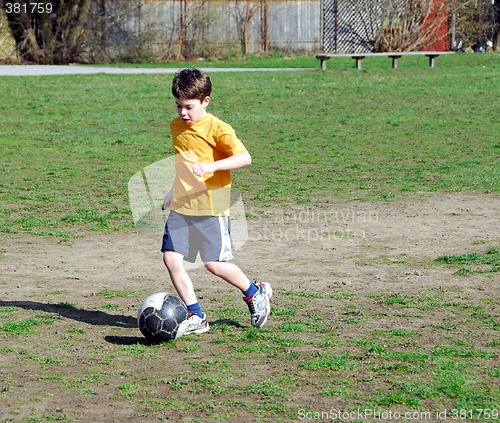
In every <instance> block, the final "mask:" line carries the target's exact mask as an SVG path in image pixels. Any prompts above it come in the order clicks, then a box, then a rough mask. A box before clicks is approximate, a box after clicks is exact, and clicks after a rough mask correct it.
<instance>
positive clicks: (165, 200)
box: [161, 189, 173, 210]
mask: <svg viewBox="0 0 500 423" xmlns="http://www.w3.org/2000/svg"><path fill="white" fill-rule="evenodd" d="M172 197H173V190H172V189H171V190H170V191H169V192H167V193H166V194H165V197H163V204H162V207H161V209H162V210H165V209H168V208H169V207H170V203H171V202H172Z"/></svg>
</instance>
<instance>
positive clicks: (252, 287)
mask: <svg viewBox="0 0 500 423" xmlns="http://www.w3.org/2000/svg"><path fill="white" fill-rule="evenodd" d="M258 290H259V288H258V287H257V285H255V284H254V283H253V282H250V287H249V288H248V289H247V290H246V291H244V292H243V296H244V297H253V296H254V294H255V293H256V292H257V291H258Z"/></svg>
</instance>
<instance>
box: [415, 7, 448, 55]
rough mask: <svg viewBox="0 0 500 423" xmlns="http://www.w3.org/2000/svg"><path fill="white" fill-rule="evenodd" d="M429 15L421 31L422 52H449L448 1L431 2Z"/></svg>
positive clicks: (422, 24) (425, 17) (421, 26)
mask: <svg viewBox="0 0 500 423" xmlns="http://www.w3.org/2000/svg"><path fill="white" fill-rule="evenodd" d="M430 3H431V5H430V7H431V10H429V13H427V14H426V15H425V16H424V17H423V18H422V22H421V25H420V31H421V34H422V38H423V43H422V45H421V47H420V50H422V51H447V50H449V48H450V45H449V37H448V34H449V26H448V13H449V12H448V10H449V9H448V0H430Z"/></svg>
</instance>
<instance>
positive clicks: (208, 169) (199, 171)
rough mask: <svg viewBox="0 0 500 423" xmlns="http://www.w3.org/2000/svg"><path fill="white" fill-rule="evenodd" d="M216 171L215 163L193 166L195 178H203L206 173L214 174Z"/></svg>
mask: <svg viewBox="0 0 500 423" xmlns="http://www.w3.org/2000/svg"><path fill="white" fill-rule="evenodd" d="M216 170H217V165H216V164H215V163H196V164H195V165H194V166H193V173H194V174H195V175H196V176H203V175H205V174H207V173H214V172H215V171H216Z"/></svg>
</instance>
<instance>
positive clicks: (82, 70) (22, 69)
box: [0, 65, 312, 76]
mask: <svg viewBox="0 0 500 423" xmlns="http://www.w3.org/2000/svg"><path fill="white" fill-rule="evenodd" d="M181 67H182V66H179V68H181ZM179 68H110V67H102V66H81V65H67V66H52V65H44V66H42V65H5V66H0V76H36V75H75V74H96V73H109V74H148V73H149V74H151V73H175V72H176V71H177V70H178V69H179ZM200 69H203V70H204V71H206V72H207V73H213V72H264V71H303V70H312V68H203V67H200Z"/></svg>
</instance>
